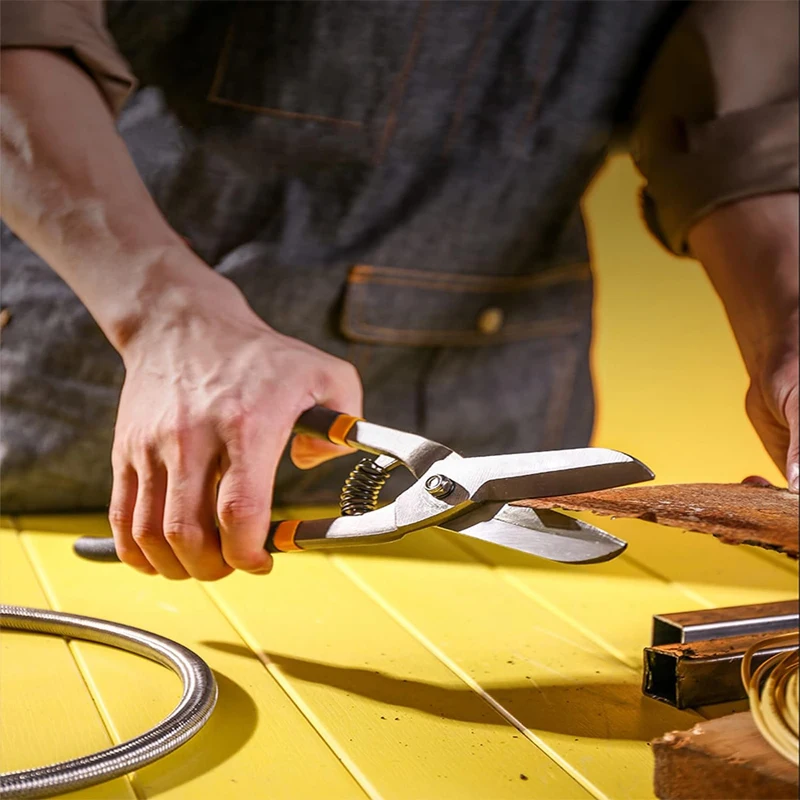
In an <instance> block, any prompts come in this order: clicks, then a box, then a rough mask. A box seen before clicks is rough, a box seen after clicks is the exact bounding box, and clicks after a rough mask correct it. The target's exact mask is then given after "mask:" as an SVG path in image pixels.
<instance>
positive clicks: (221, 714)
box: [133, 670, 258, 797]
mask: <svg viewBox="0 0 800 800" xmlns="http://www.w3.org/2000/svg"><path fill="white" fill-rule="evenodd" d="M214 676H215V677H216V679H217V685H218V686H219V698H218V700H217V705H216V708H215V709H214V713H213V714H212V715H211V719H209V721H208V722H207V723H206V725H205V727H204V728H203V729H202V730H201V731H200V733H198V734H197V736H195V737H194V738H193V739H191V740H190V741H189V742H187V743H186V744H185V745H184V746H183V747H180V748H178V750H176V751H175V752H174V753H172V754H170V755H168V756H167V757H166V758H163V759H161V760H160V761H157V762H156V763H155V764H151V765H150V766H149V767H145V768H144V769H141V770H139V771H138V772H137V773H136V776H135V778H134V781H133V782H134V786H135V788H136V789H137V790H138V791H137V796H139V797H142V796H146V797H153V796H155V795H157V794H160V793H161V792H166V791H168V790H169V789H172V788H174V787H175V786H180V785H181V784H185V783H186V782H187V781H191V780H195V779H196V778H198V777H200V776H201V775H204V774H206V773H208V772H211V770H213V769H215V768H216V767H218V766H219V765H220V764H223V763H224V762H225V761H227V760H228V759H229V758H230V757H231V756H233V755H235V754H236V753H237V752H238V751H239V750H241V748H242V747H244V745H245V744H246V743H247V741H248V740H249V739H250V737H251V736H252V735H253V733H254V732H255V730H256V725H257V723H258V708H257V707H256V704H255V703H254V702H253V698H252V697H251V696H250V695H249V694H248V693H247V692H246V691H245V690H244V689H243V688H242V687H241V686H239V684H238V683H236V682H235V681H233V680H231V679H230V678H228V677H227V676H226V675H223V674H222V673H220V672H217V671H216V670H215V671H214Z"/></svg>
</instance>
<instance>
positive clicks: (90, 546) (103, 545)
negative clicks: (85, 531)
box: [72, 536, 119, 561]
mask: <svg viewBox="0 0 800 800" xmlns="http://www.w3.org/2000/svg"><path fill="white" fill-rule="evenodd" d="M72 549H73V550H74V551H75V552H76V553H77V554H78V555H79V556H80V557H81V558H88V559H89V560H90V561H119V556H117V551H116V549H115V548H114V540H113V539H112V538H111V537H110V536H81V538H80V539H77V540H76V541H75V544H73V545H72Z"/></svg>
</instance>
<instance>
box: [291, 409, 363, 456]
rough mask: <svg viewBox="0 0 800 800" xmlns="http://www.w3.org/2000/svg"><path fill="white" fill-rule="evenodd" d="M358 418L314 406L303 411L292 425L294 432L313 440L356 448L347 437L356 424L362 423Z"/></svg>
mask: <svg viewBox="0 0 800 800" xmlns="http://www.w3.org/2000/svg"><path fill="white" fill-rule="evenodd" d="M363 421H364V420H363V419H361V418H360V417H351V416H350V415H349V414H342V413H341V412H339V411H332V410H331V409H330V408H324V407H323V406H314V407H313V408H309V409H308V411H304V412H303V413H302V414H301V415H300V417H299V418H298V420H297V422H296V423H295V425H294V428H293V430H294V432H295V433H300V434H303V435H305V436H313V437H314V438H315V439H326V440H327V441H329V442H332V443H333V444H339V445H343V446H344V447H357V446H358V444H357V442H349V441H348V439H347V437H348V435H349V434H350V433H351V432H352V431H353V429H354V428H355V426H356V423H358V422H363Z"/></svg>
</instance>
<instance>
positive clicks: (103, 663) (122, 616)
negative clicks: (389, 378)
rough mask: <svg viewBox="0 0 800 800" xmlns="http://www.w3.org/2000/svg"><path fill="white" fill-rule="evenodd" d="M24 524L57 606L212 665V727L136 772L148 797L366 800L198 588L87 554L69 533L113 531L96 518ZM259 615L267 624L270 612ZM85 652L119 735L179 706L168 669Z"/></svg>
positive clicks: (90, 649)
mask: <svg viewBox="0 0 800 800" xmlns="http://www.w3.org/2000/svg"><path fill="white" fill-rule="evenodd" d="M21 526H22V527H23V529H24V531H25V533H23V534H22V537H23V540H24V541H25V543H26V546H27V549H28V551H29V553H30V555H31V556H32V559H33V561H34V565H35V567H36V568H37V570H38V574H39V576H40V579H42V580H43V581H44V582H45V584H46V585H47V587H48V589H49V591H50V593H51V595H52V597H53V598H54V599H55V602H56V604H57V606H58V607H59V608H63V609H65V610H66V609H68V610H69V611H72V612H75V613H80V614H88V615H92V616H100V617H106V618H108V619H113V620H116V621H119V622H123V623H126V624H130V625H136V626H138V627H142V628H145V629H147V630H150V631H153V632H156V633H160V634H162V635H163V636H167V637H169V638H171V639H174V640H175V641H178V642H180V643H181V644H184V645H186V646H187V647H189V648H191V649H192V650H194V651H195V652H196V653H198V655H200V656H201V657H202V658H204V659H205V660H206V661H207V663H208V664H209V666H211V668H212V669H213V670H214V672H215V674H216V676H217V680H218V682H219V689H220V695H219V701H218V705H217V708H216V710H215V712H214V714H213V716H212V718H211V720H210V722H209V723H208V725H207V727H206V728H205V729H204V730H203V731H202V732H201V733H200V734H198V736H197V737H196V738H195V739H193V740H192V741H190V742H189V743H188V744H186V745H185V746H184V747H182V748H181V749H180V750H178V751H177V752H175V753H173V754H172V755H170V756H168V757H166V758H164V759H163V760H162V761H159V762H157V763H156V764H153V765H151V766H149V767H147V768H145V769H143V770H140V771H139V772H138V773H136V775H135V776H134V777H133V786H134V788H135V790H136V793H137V796H138V797H140V798H146V797H155V796H158V797H159V798H163V799H164V800H175V799H177V798H189V799H190V800H195V799H196V798H198V797H221V798H222V797H224V798H248V800H249V798H254V797H269V798H271V799H272V798H291V799H292V800H294V798H304V797H309V798H310V797H325V798H343V799H344V798H348V800H349V799H351V798H352V800H359V799H360V798H365V797H366V795H365V793H364V791H363V790H362V789H361V788H360V787H359V785H358V784H357V783H356V781H355V780H354V779H353V778H352V776H351V775H350V774H349V773H348V772H347V770H346V769H345V768H344V767H343V766H342V764H341V762H340V761H339V760H338V759H337V758H336V756H335V755H334V754H333V753H332V752H331V750H330V748H329V747H328V746H327V745H326V744H325V742H324V741H323V740H322V739H321V738H320V736H319V735H318V734H317V732H316V731H315V730H314V728H313V727H312V726H311V725H310V724H309V722H308V721H307V720H306V718H305V717H304V716H303V715H302V714H301V713H300V711H298V709H297V708H296V706H295V705H294V703H293V702H292V701H291V700H290V699H289V698H288V697H287V695H286V694H285V692H284V691H283V690H282V689H281V688H280V686H279V685H278V684H277V683H276V682H275V681H274V679H273V678H272V677H270V675H269V674H268V672H267V671H266V670H265V669H264V668H263V666H262V665H261V663H260V662H259V661H258V660H257V659H256V658H254V657H252V655H251V654H249V652H248V651H247V648H246V647H245V645H244V643H243V642H242V640H241V639H240V638H239V636H238V635H237V634H236V632H235V631H234V630H233V629H232V628H231V626H230V625H229V623H228V622H227V620H226V619H225V618H224V617H223V616H222V615H221V614H220V612H219V610H218V609H217V608H216V606H215V605H214V603H213V602H212V601H211V600H210V598H209V597H208V595H207V594H206V593H205V591H204V590H203V588H202V587H201V585H200V584H198V583H196V582H193V581H186V582H177V583H172V582H169V581H166V580H163V579H161V578H150V577H147V576H143V575H139V574H138V573H136V572H134V571H133V570H130V569H128V568H126V567H124V566H123V565H120V564H93V563H91V562H87V561H84V560H82V559H79V558H77V557H76V556H74V555H73V553H72V551H71V546H72V542H73V541H74V535H70V534H76V533H95V534H97V533H107V528H106V523H105V521H104V520H101V519H100V518H98V517H63V518H38V519H36V518H29V519H24V518H23V519H22V520H21ZM259 613H261V614H264V615H265V616H266V617H268V616H269V615H268V614H267V613H266V611H265V607H259ZM209 642H212V643H213V644H209ZM75 647H76V649H77V650H78V652H79V654H80V658H81V660H82V666H83V669H84V672H85V674H86V675H87V676H88V678H89V680H90V684H91V687H92V690H93V692H94V696H95V699H96V701H97V703H98V705H99V706H100V707H101V708H102V710H103V713H104V714H105V716H106V718H107V719H108V720H109V724H110V725H111V726H112V727H113V730H114V733H115V738H116V739H127V738H130V737H131V736H133V735H135V734H137V733H141V732H142V731H144V730H145V729H146V728H148V727H150V726H151V725H153V724H154V723H155V722H157V721H158V720H159V719H160V718H161V717H163V716H164V715H165V714H166V713H167V712H168V711H169V710H170V709H171V708H172V707H173V706H174V705H175V703H176V702H177V700H178V698H179V695H180V692H179V690H180V684H179V681H178V679H177V678H176V677H175V676H174V675H173V674H172V673H171V672H169V671H167V670H166V669H164V668H163V667H161V666H159V665H157V664H153V663H151V662H149V661H146V660H144V659H140V658H137V657H136V656H133V655H130V654H127V653H123V652H121V651H117V650H114V649H112V648H104V647H100V646H98V645H91V644H76V645H75Z"/></svg>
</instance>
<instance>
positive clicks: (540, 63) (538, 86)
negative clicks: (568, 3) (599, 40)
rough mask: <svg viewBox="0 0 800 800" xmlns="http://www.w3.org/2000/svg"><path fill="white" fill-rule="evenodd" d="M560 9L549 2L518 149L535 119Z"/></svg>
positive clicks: (555, 2) (558, 5)
mask: <svg viewBox="0 0 800 800" xmlns="http://www.w3.org/2000/svg"><path fill="white" fill-rule="evenodd" d="M561 9H562V6H561V5H560V4H559V0H550V3H549V5H548V15H547V18H546V19H545V21H544V27H545V29H544V31H543V39H544V42H543V44H542V49H541V50H540V52H539V58H538V60H537V62H536V72H535V74H534V77H533V95H532V96H531V103H530V106H529V108H528V113H527V114H526V115H525V119H524V121H523V123H522V125H520V128H519V133H518V134H517V146H518V147H519V146H520V145H521V144H522V139H523V137H524V135H525V133H526V131H527V130H528V128H529V127H530V126H531V125H532V124H533V122H534V120H535V119H536V115H537V112H538V110H539V107H540V105H541V102H542V95H543V92H544V76H545V70H546V68H547V65H548V64H549V62H550V50H551V44H552V42H553V41H554V39H555V37H554V28H555V24H556V22H557V20H558V18H559V16H560V13H561Z"/></svg>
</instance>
